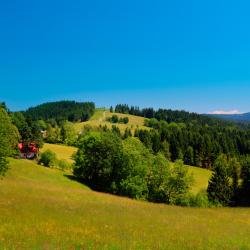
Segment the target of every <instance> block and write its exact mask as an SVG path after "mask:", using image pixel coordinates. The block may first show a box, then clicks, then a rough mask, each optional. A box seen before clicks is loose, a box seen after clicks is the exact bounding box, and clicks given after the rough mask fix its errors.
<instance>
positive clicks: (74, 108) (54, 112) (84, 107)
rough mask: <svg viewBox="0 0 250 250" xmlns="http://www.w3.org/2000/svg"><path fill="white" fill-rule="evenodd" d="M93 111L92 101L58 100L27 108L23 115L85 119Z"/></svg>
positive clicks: (37, 117)
mask: <svg viewBox="0 0 250 250" xmlns="http://www.w3.org/2000/svg"><path fill="white" fill-rule="evenodd" d="M94 112H95V104H94V103H93V102H75V101H58V102H48V103H43V104H41V105H38V106H36V107H33V108H29V109H28V110H27V111H26V112H25V116H29V117H31V118H32V119H33V120H45V121H47V120H49V119H52V120H56V122H62V121H70V122H76V121H87V120H88V119H89V118H90V117H91V116H92V115H93V114H94Z"/></svg>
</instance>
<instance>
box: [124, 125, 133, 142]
mask: <svg viewBox="0 0 250 250" xmlns="http://www.w3.org/2000/svg"><path fill="white" fill-rule="evenodd" d="M131 136H132V132H131V130H130V129H129V128H126V129H125V132H124V135H123V139H126V138H128V137H131Z"/></svg>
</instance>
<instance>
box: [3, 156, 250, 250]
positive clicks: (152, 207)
mask: <svg viewBox="0 0 250 250" xmlns="http://www.w3.org/2000/svg"><path fill="white" fill-rule="evenodd" d="M10 168H11V169H10V171H9V172H8V173H7V176H6V177H5V178H3V179H2V180H0V249H113V250H114V249H143V250H144V249H192V250H193V249H250V237H249V235H250V209H245V208H242V209H240V208H209V209H203V208H202V209H201V208H182V207H175V206H167V205H161V204H153V203H147V202H140V201H135V200H131V199H128V198H122V197H116V196H113V195H109V194H103V193H98V192H94V191H91V190H90V189H89V188H87V187H86V186H84V185H82V184H80V183H78V182H76V181H74V180H72V179H70V178H68V177H67V176H64V175H65V174H64V173H63V172H61V171H59V170H55V169H48V168H45V167H42V166H38V165H36V164H35V163H34V162H32V161H27V160H14V159H11V162H10Z"/></svg>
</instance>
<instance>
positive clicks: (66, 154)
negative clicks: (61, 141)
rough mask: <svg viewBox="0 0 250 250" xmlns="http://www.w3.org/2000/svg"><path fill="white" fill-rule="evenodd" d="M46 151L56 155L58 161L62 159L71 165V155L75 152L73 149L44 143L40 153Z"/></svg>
mask: <svg viewBox="0 0 250 250" xmlns="http://www.w3.org/2000/svg"><path fill="white" fill-rule="evenodd" d="M47 149H49V150H51V151H53V152H54V153H56V155H57V158H58V159H59V160H62V159H63V160H66V161H68V162H69V163H73V160H72V155H73V154H74V153H75V152H76V150H77V149H76V148H75V147H70V146H65V145H57V144H49V143H45V144H44V146H43V148H42V149H41V152H44V151H45V150H47Z"/></svg>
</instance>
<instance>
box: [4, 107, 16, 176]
mask: <svg viewBox="0 0 250 250" xmlns="http://www.w3.org/2000/svg"><path fill="white" fill-rule="evenodd" d="M19 138H20V135H19V133H18V130H17V128H16V127H15V126H14V125H13V124H12V121H11V118H10V116H9V115H8V112H7V109H6V106H5V105H4V103H0V175H4V174H5V172H6V171H7V169H8V161H7V157H10V156H13V155H14V154H15V153H16V150H17V144H18V140H19Z"/></svg>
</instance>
